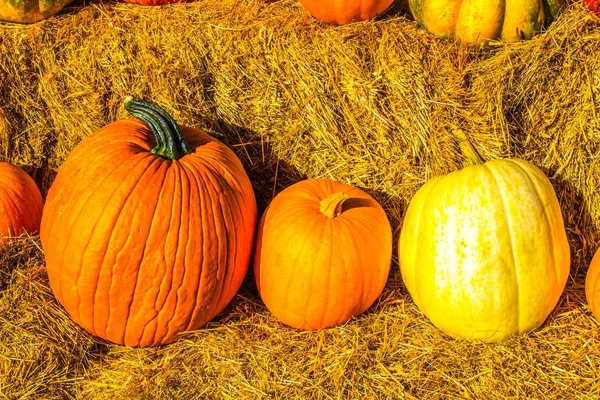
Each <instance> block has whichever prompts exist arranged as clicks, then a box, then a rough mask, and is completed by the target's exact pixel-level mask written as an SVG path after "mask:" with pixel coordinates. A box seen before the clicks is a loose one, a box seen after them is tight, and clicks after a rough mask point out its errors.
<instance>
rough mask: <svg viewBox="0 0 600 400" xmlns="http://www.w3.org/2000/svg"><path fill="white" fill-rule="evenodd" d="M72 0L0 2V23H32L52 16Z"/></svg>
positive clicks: (13, 0) (6, 0)
mask: <svg viewBox="0 0 600 400" xmlns="http://www.w3.org/2000/svg"><path fill="white" fill-rule="evenodd" d="M71 1H73V0H0V21H8V22H18V23H24V24H25V23H33V22H37V21H41V20H42V19H45V18H48V17H51V16H53V15H54V14H56V13H58V12H59V11H60V10H62V9H63V8H64V7H65V6H66V5H67V4H69V3H70V2H71Z"/></svg>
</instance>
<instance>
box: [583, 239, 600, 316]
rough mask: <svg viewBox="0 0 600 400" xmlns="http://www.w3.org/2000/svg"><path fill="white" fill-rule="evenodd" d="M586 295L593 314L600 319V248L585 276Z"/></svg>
mask: <svg viewBox="0 0 600 400" xmlns="http://www.w3.org/2000/svg"><path fill="white" fill-rule="evenodd" d="M585 297H586V299H587V302H588V305H589V307H590V310H592V314H594V317H595V318H596V320H598V321H600V249H598V250H596V253H595V254H594V257H592V261H591V262H590V266H589V267H588V271H587V274H586V276H585Z"/></svg>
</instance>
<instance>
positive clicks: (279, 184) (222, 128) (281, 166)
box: [204, 120, 408, 324]
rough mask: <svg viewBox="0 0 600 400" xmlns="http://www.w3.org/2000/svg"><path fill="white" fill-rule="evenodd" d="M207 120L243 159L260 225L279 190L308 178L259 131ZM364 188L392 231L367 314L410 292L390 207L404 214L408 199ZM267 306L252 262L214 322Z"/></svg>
mask: <svg viewBox="0 0 600 400" xmlns="http://www.w3.org/2000/svg"><path fill="white" fill-rule="evenodd" d="M204 122H205V125H206V124H208V127H207V131H208V133H209V134H211V135H213V136H215V137H217V138H218V139H219V140H221V141H223V142H224V143H226V144H227V145H229V146H230V147H231V148H232V149H233V150H234V152H235V153H236V155H237V156H238V158H239V159H240V160H241V161H242V164H243V166H244V169H245V170H246V173H247V174H248V177H249V178H250V182H251V184H252V187H253V189H254V193H255V196H256V200H257V209H258V214H257V226H258V221H259V220H260V218H261V216H262V214H263V212H264V210H265V209H266V208H267V206H268V205H269V203H270V202H271V200H273V198H274V197H275V196H276V195H277V194H278V193H279V192H281V191H282V190H283V189H285V188H287V187H288V186H290V185H292V184H294V183H297V182H299V181H302V180H304V179H307V178H308V177H307V176H306V175H305V174H303V173H301V172H300V171H299V170H298V169H297V168H296V167H295V166H293V165H291V164H290V163H288V162H286V161H285V160H283V159H281V158H279V157H277V155H276V151H275V150H274V149H273V148H272V146H271V145H270V144H269V143H268V141H266V140H264V139H263V140H261V135H260V134H258V133H257V132H254V131H252V130H249V129H246V128H243V127H240V126H236V125H232V124H229V123H227V122H224V121H222V120H212V121H207V120H204ZM361 189H362V190H364V191H365V192H367V193H369V194H370V195H371V196H372V197H373V198H374V199H375V200H376V201H377V202H378V203H379V204H380V205H382V206H383V207H384V209H385V210H386V214H388V219H389V220H390V224H391V226H392V232H393V242H392V263H391V267H390V273H389V276H388V279H387V281H386V285H385V288H384V290H383V292H382V294H381V296H380V297H379V299H378V300H376V301H375V303H374V304H373V305H372V306H371V307H370V308H369V309H368V310H367V311H366V312H365V313H363V315H368V314H371V313H378V312H380V311H381V309H382V308H388V307H389V306H390V305H392V304H396V303H397V302H398V301H397V300H398V299H404V298H406V296H407V293H408V292H407V291H406V289H405V288H404V285H403V283H402V279H401V274H400V269H399V267H398V258H397V245H398V236H399V235H398V234H399V228H400V222H401V221H399V220H398V219H397V218H393V217H392V216H391V215H390V213H389V212H388V211H389V210H390V209H395V210H403V211H402V215H404V210H406V207H407V205H408V201H407V200H406V199H404V198H394V197H392V196H390V195H389V194H386V193H383V192H378V191H373V190H369V189H367V188H362V187H361ZM365 203H368V202H363V201H362V199H349V200H347V201H346V202H345V207H346V208H347V207H364V206H366V204H365ZM393 214H394V215H396V214H398V213H397V212H394V213H393ZM266 310H267V309H266V306H265V305H264V303H263V302H262V300H261V298H260V295H259V293H258V288H257V286H256V282H255V277H254V266H253V263H252V262H251V263H250V266H249V268H248V272H247V274H246V277H245V278H244V281H243V283H242V285H241V287H240V289H239V290H238V293H237V295H236V296H235V297H234V299H233V300H232V301H231V303H230V304H229V305H228V306H227V307H226V308H225V309H224V310H223V311H222V312H221V313H220V314H219V315H218V316H217V317H216V318H214V319H213V321H212V322H211V324H213V323H217V324H222V323H227V322H230V321H232V320H238V319H241V318H245V317H247V316H248V314H251V313H264V312H265V311H266Z"/></svg>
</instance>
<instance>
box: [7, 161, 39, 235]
mask: <svg viewBox="0 0 600 400" xmlns="http://www.w3.org/2000/svg"><path fill="white" fill-rule="evenodd" d="M42 208H43V200H42V195H41V193H40V190H39V189H38V187H37V186H36V184H35V182H34V181H33V179H31V177H30V176H29V175H27V174H26V173H25V171H23V170H22V169H21V168H19V167H17V166H15V165H12V164H10V163H7V162H5V161H0V244H1V243H3V242H5V241H6V238H7V237H10V236H16V235H19V234H21V233H25V232H27V233H37V232H38V231H39V229H40V221H41V219H42Z"/></svg>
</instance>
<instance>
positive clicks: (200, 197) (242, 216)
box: [41, 99, 256, 346]
mask: <svg viewBox="0 0 600 400" xmlns="http://www.w3.org/2000/svg"><path fill="white" fill-rule="evenodd" d="M125 107H126V109H127V110H128V111H129V112H130V113H131V114H132V115H133V116H135V117H136V118H134V119H125V120H121V121H118V122H115V123H113V124H110V125H107V126H105V127H104V128H102V129H100V130H99V131H97V132H95V133H93V134H92V135H90V136H88V137H87V138H85V139H84V140H82V141H81V143H79V144H78V145H77V147H76V148H75V149H74V150H73V151H72V153H71V154H70V155H69V157H68V158H67V160H66V161H65V163H64V164H63V166H62V167H61V169H60V171H59V172H58V175H57V177H56V180H55V181H54V183H53V184H52V187H51V188H50V190H49V192H48V196H47V201H46V206H45V208H44V213H43V217H42V226H41V240H42V246H43V248H44V252H45V256H46V266H47V269H48V278H49V280H50V285H51V287H52V290H53V292H54V294H55V295H56V297H57V299H58V300H59V301H60V303H61V304H62V305H63V306H64V308H65V310H66V311H67V312H68V313H69V314H70V316H71V317H72V318H73V320H74V321H75V322H76V323H78V324H79V325H80V326H82V327H83V328H85V329H87V330H88V331H90V332H91V333H92V334H94V335H96V336H99V337H102V338H104V339H107V340H109V341H111V342H114V343H119V344H126V345H131V346H149V345H160V344H165V343H169V342H172V341H174V340H176V339H177V338H178V336H179V334H180V333H182V332H184V331H189V330H194V329H197V328H199V327H201V326H203V325H204V324H206V323H207V322H209V321H210V320H211V319H213V318H214V317H215V316H216V315H217V314H219V313H220V312H221V311H222V310H223V308H225V306H226V305H227V304H228V303H229V302H230V300H231V299H232V298H233V296H234V295H235V294H236V292H237V290H238V289H239V287H240V285H241V283H242V280H243V279H244V276H245V274H246V271H247V269H248V266H249V263H250V257H251V251H252V245H253V239H254V229H255V224H256V201H255V199H254V192H253V190H252V186H251V185H250V180H249V179H248V176H247V175H246V172H245V171H244V169H243V167H242V164H241V163H240V160H239V159H238V158H237V157H236V155H235V154H234V153H233V151H231V149H229V148H228V147H227V146H225V145H224V144H223V143H221V142H219V141H217V140H216V139H214V138H212V137H210V136H209V135H207V134H206V133H205V132H203V131H201V130H199V129H193V128H188V127H185V126H182V127H178V125H177V124H176V123H175V121H173V119H171V117H170V116H169V115H168V114H167V113H166V112H165V111H164V110H162V109H161V108H159V107H158V106H156V105H154V104H153V103H150V102H146V101H140V100H133V99H128V100H127V101H126V103H125Z"/></svg>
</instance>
